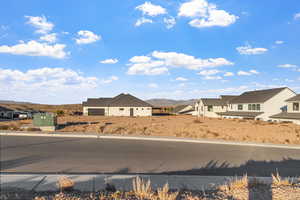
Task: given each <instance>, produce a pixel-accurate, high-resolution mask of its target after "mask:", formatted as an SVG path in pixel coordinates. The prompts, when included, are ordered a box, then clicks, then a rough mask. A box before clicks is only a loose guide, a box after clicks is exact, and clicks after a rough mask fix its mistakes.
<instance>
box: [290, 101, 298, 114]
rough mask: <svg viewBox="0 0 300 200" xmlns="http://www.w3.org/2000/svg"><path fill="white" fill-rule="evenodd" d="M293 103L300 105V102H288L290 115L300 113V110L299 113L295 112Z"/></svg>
mask: <svg viewBox="0 0 300 200" xmlns="http://www.w3.org/2000/svg"><path fill="white" fill-rule="evenodd" d="M293 103H299V104H300V101H293V102H287V112H289V113H300V110H299V111H294V110H293Z"/></svg>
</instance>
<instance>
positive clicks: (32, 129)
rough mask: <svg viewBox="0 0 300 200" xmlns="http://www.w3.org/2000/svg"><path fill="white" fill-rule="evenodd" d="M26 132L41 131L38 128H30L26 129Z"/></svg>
mask: <svg viewBox="0 0 300 200" xmlns="http://www.w3.org/2000/svg"><path fill="white" fill-rule="evenodd" d="M27 131H41V129H40V128H34V127H30V128H27Z"/></svg>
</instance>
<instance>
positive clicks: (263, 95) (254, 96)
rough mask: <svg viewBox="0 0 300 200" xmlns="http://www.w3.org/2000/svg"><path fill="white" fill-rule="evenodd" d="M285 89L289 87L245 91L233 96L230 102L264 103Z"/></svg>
mask: <svg viewBox="0 0 300 200" xmlns="http://www.w3.org/2000/svg"><path fill="white" fill-rule="evenodd" d="M285 89H287V87H283V88H274V89H267V90H255V91H249V92H244V93H243V94H241V95H240V96H237V97H236V98H233V99H232V100H231V101H230V103H233V104H235V103H264V102H266V101H267V100H269V99H271V98H272V97H274V96H275V95H277V94H278V93H280V92H281V91H283V90H285Z"/></svg>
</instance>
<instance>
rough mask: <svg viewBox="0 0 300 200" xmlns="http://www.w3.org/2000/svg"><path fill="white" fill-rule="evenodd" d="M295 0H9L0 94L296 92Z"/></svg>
mask: <svg viewBox="0 0 300 200" xmlns="http://www.w3.org/2000/svg"><path fill="white" fill-rule="evenodd" d="M299 36H300V4H299V0H287V1H282V0H264V1H255V2H254V1H253V0H243V1H241V0H151V1H150V0H149V1H141V0H135V1H132V0H122V1H121V0H109V1H99V0H89V1H83V0H78V1H71V0H51V1H39V0H26V1H20V0H9V1H8V0H7V1H3V2H2V3H1V7H0V99H5V100H17V101H31V102H37V103H51V104H59V103H79V102H81V101H82V100H85V99H86V98H87V97H102V96H114V95H117V94H119V93H121V92H128V93H132V94H133V95H136V96H138V97H140V98H143V99H149V98H173V99H189V98H201V97H215V96H217V95H220V94H239V93H241V92H243V91H245V90H253V89H262V88H270V87H281V86H288V87H290V88H292V89H294V90H295V91H296V92H300V37H299Z"/></svg>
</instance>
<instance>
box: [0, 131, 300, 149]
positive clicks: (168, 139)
mask: <svg viewBox="0 0 300 200" xmlns="http://www.w3.org/2000/svg"><path fill="white" fill-rule="evenodd" d="M0 136H33V137H65V138H96V139H117V140H144V141H157V142H186V143H198V144H221V145H236V146H251V147H264V148H281V149H297V150H300V146H296V145H283V144H269V143H266V144H260V143H250V142H249V143H248V142H230V141H222V140H205V139H189V138H175V137H152V136H115V135H99V134H65V133H58V132H53V133H48V132H44V133H40V132H39V133H37V132H0Z"/></svg>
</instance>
